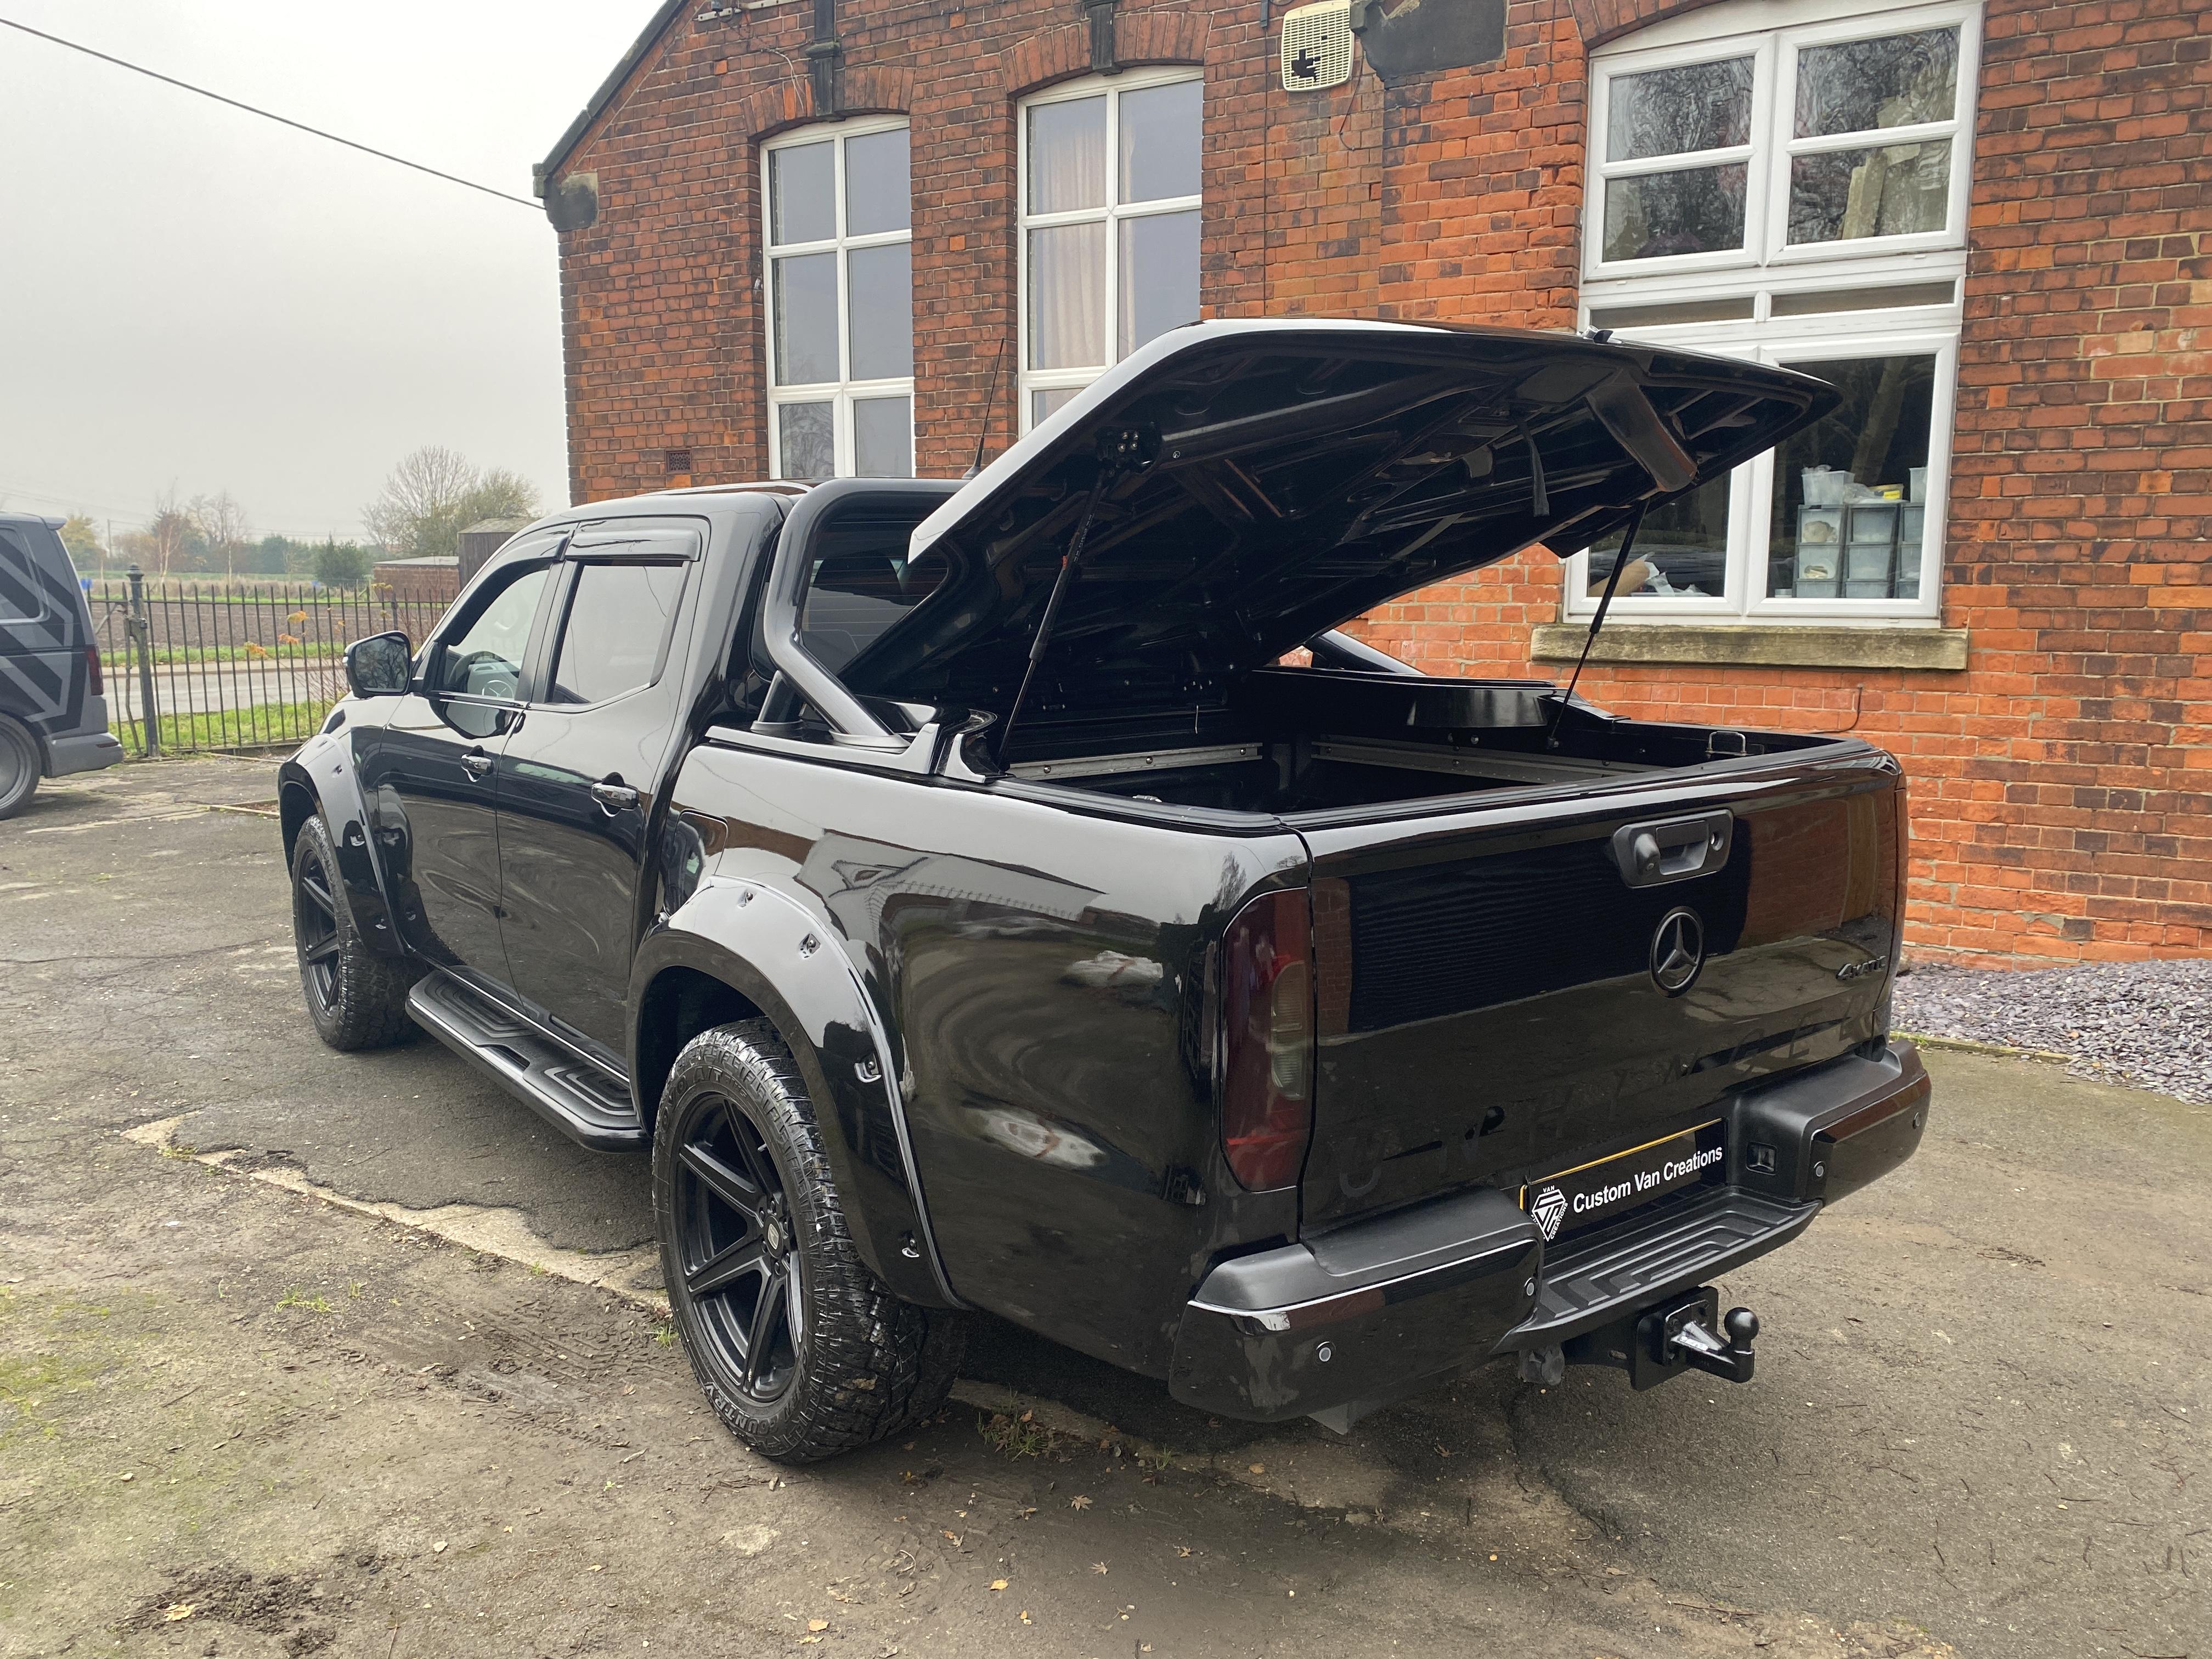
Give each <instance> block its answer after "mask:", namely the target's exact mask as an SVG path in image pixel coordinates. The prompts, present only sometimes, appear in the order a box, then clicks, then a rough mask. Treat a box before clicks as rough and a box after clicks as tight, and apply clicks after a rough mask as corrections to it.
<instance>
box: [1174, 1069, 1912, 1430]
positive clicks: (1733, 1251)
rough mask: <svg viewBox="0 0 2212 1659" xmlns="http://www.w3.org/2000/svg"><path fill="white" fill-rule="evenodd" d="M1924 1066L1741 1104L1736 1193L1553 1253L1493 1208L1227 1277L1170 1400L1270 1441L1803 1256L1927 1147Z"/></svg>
mask: <svg viewBox="0 0 2212 1659" xmlns="http://www.w3.org/2000/svg"><path fill="white" fill-rule="evenodd" d="M1928 1100H1929V1085H1928V1075H1927V1073H1926V1072H1925V1071H1924V1070H1923V1069H1922V1067H1921V1064H1920V1057H1919V1055H1918V1054H1917V1053H1915V1052H1914V1050H1913V1049H1912V1048H1911V1045H1910V1044H1905V1043H1893V1044H1892V1045H1891V1046H1890V1048H1889V1050H1888V1052H1887V1054H1884V1055H1883V1056H1882V1057H1881V1059H1879V1060H1868V1059H1863V1058H1861V1057H1859V1056H1857V1055H1853V1056H1850V1057H1847V1058H1845V1059H1843V1060H1835V1061H1832V1062H1830V1063H1829V1064H1827V1065H1826V1066H1817V1067H1815V1068H1814V1069H1813V1070H1811V1071H1809V1072H1806V1073H1801V1074H1799V1075H1798V1076H1796V1077H1793V1078H1791V1079H1788V1080H1786V1081H1784V1082H1783V1083H1780V1084H1778V1085H1772V1086H1771V1087H1768V1088H1766V1089H1763V1090H1759V1091H1752V1092H1747V1093H1746V1094H1744V1095H1741V1096H1740V1097H1737V1098H1736V1099H1735V1101H1734V1102H1732V1103H1730V1105H1729V1120H1730V1124H1729V1182H1728V1184H1727V1185H1725V1186H1722V1187H1718V1188H1712V1189H1711V1190H1710V1191H1709V1192H1707V1193H1705V1194H1701V1195H1700V1196H1699V1197H1698V1198H1697V1199H1696V1200H1694V1201H1692V1202H1689V1203H1686V1204H1684V1205H1681V1206H1674V1207H1670V1208H1668V1210H1667V1211H1665V1212H1663V1213H1662V1214H1660V1215H1658V1216H1656V1217H1654V1218H1648V1219H1631V1220H1629V1221H1626V1222H1624V1223H1623V1224H1622V1225H1621V1226H1620V1227H1617V1228H1613V1229H1609V1230H1607V1231H1606V1232H1605V1233H1603V1234H1601V1235H1599V1236H1598V1237H1596V1238H1595V1239H1594V1240H1577V1241H1575V1242H1573V1243H1571V1244H1568V1245H1565V1246H1563V1247H1557V1248H1555V1249H1553V1251H1552V1253H1551V1254H1550V1255H1549V1256H1548V1257H1547V1255H1546V1252H1545V1248H1544V1243H1543V1237H1542V1235H1541V1233H1540V1232H1538V1231H1537V1229H1536V1226H1535V1224H1534V1222H1532V1221H1531V1220H1529V1218H1528V1217H1527V1216H1526V1215H1524V1214H1523V1213H1522V1211H1521V1208H1520V1206H1518V1204H1516V1202H1515V1201H1514V1200H1512V1199H1510V1198H1508V1197H1507V1196H1506V1195H1505V1194H1504V1193H1502V1192H1498V1191H1495V1190H1492V1189H1489V1188H1482V1189H1479V1190H1476V1191H1473V1192H1466V1193H1460V1194H1454V1195H1452V1196H1450V1197H1449V1198H1444V1199H1440V1200H1436V1201H1434V1202H1431V1203H1429V1204H1425V1205H1421V1206H1417V1207H1415V1208H1413V1209H1411V1210H1405V1211H1401V1212H1396V1213H1395V1214H1392V1215H1388V1216H1383V1217H1380V1218H1376V1220H1373V1221H1366V1222H1359V1223H1355V1224H1353V1225H1351V1226H1348V1227H1344V1228H1340V1229H1339V1230H1337V1231H1334V1232H1329V1233H1324V1234H1322V1235H1320V1236H1319V1237H1316V1238H1314V1239H1311V1240H1309V1241H1305V1242H1302V1243H1297V1244H1290V1245H1285V1246H1283V1247H1281V1248H1279V1249H1273V1250H1265V1251H1262V1252H1261V1253H1259V1254H1258V1255H1249V1256H1240V1257H1237V1258H1236V1259H1235V1260H1233V1261H1225V1262H1224V1263H1222V1264H1221V1265H1220V1266H1219V1267H1216V1268H1215V1269H1214V1270H1213V1271H1212V1273H1209V1274H1207V1275H1206V1279H1205V1282H1204V1283H1202V1284H1201V1285H1200V1286H1199V1290H1198V1294H1197V1295H1196V1296H1194V1297H1192V1298H1191V1300H1190V1302H1189V1303H1188V1305H1187V1306H1186V1307H1185V1308H1184V1310H1183V1316H1182V1324H1181V1325H1180V1327H1179V1328H1178V1329H1177V1331H1176V1347H1175V1358H1174V1360H1173V1362H1172V1364H1171V1367H1170V1371H1169V1377H1168V1390H1169V1392H1170V1394H1172V1395H1174V1396H1175V1397H1176V1399H1178V1400H1180V1401H1183V1402H1184V1403H1185V1404H1188V1405H1192V1406H1196V1407H1200V1408H1202V1409H1204V1410H1206V1411H1212V1412H1217V1413H1221V1414H1222V1415H1224V1416H1230V1417H1240V1418H1248V1419H1257V1420H1259V1421H1262V1422H1272V1421H1275V1420H1278V1419H1285V1418H1291V1417H1297V1416H1301V1415H1304V1414H1305V1413H1311V1412H1318V1411H1326V1410H1328V1409H1330V1408H1332V1407H1339V1406H1343V1405H1346V1404H1349V1403H1352V1402H1355V1401H1373V1400H1379V1399H1389V1398H1394V1397H1395V1396H1397V1395H1403V1394H1407V1393H1409V1392H1411V1391H1412V1390H1413V1389H1416V1388H1419V1387H1420V1386H1421V1385H1422V1384H1423V1383H1425V1382H1426V1381H1427V1380H1429V1379H1431V1378H1435V1377H1438V1376H1443V1375H1444V1374H1445V1373H1448V1372H1450V1371H1453V1370H1458V1369H1461V1368H1462V1367H1464V1366H1467V1365H1470V1364H1480V1362H1482V1361H1483V1360H1485V1359H1487V1358H1492V1357H1494V1356H1497V1355H1500V1354H1507V1353H1512V1352H1520V1351H1526V1350H1531V1349H1538V1348H1547V1347H1550V1346H1553V1345H1557V1344H1563V1343H1565V1342H1566V1341H1567V1340H1570V1339H1571V1338H1573V1337H1576V1336H1579V1335H1582V1334H1585V1333H1588V1332H1590V1331H1593V1330H1596V1329H1598V1328H1601V1327H1603V1326H1606V1325H1609V1324H1611V1323H1613V1322H1614V1321H1616V1320H1619V1319H1620V1318H1622V1317H1624V1316H1628V1315H1631V1314H1632V1313H1634V1312H1635V1311H1637V1310H1639V1309H1641V1308H1643V1307H1644V1306H1645V1305H1647V1304H1650V1303H1652V1302H1655V1301H1657V1300H1659V1299H1660V1298H1662V1297H1668V1296H1670V1295H1674V1294H1676V1293H1679V1292H1680V1291H1685V1290H1687V1289H1690V1288H1692V1287H1693V1286H1696V1285H1700V1284H1703V1283H1705V1281H1707V1280H1709V1279H1713V1278H1716V1277H1717V1276H1719V1275H1720V1274H1722V1273H1727V1272H1729V1271H1730V1270H1731V1269H1733V1268H1735V1267H1741V1266H1742V1265H1743V1264H1744V1263H1745V1262H1747V1261H1752V1260H1753V1259H1754V1258H1756V1257H1758V1256H1761V1255H1765V1254H1766V1253H1767V1252H1768V1251H1770V1250H1772V1249H1778V1248H1780V1247H1781V1246H1782V1245H1784V1244H1786V1243H1789V1242H1790V1240H1792V1239H1794V1238H1796V1237H1797V1235H1798V1234H1800V1233H1802V1232H1803V1231H1805V1229H1806V1227H1807V1226H1808V1225H1811V1222H1812V1220H1813V1218H1814V1216H1815V1215H1817V1214H1819V1213H1820V1209H1821V1206H1822V1205H1823V1204H1825V1203H1830V1202H1832V1201H1834V1200H1836V1199H1837V1198H1838V1197H1841V1196H1843V1195H1844V1194H1846V1193H1850V1192H1854V1191H1856V1190H1857V1188H1860V1187H1863V1186H1864V1185H1865V1184H1866V1183H1867V1182H1869V1181H1872V1180H1875V1179H1876V1178H1877V1177H1878V1176H1882V1175H1885V1174H1887V1173H1888V1171H1889V1170H1893V1169H1894V1168H1896V1167H1897V1165H1898V1164H1901V1163H1903V1162H1904V1161H1905V1159H1906V1158H1909V1157H1911V1154H1912V1152H1913V1150H1914V1148H1916V1147H1917V1146H1918V1145H1919V1141H1920V1135H1921V1133H1922V1131H1923V1127H1925V1124H1926V1121H1927V1115H1928Z"/></svg>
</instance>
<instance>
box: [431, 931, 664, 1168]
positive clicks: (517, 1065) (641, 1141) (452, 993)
mask: <svg viewBox="0 0 2212 1659" xmlns="http://www.w3.org/2000/svg"><path fill="white" fill-rule="evenodd" d="M407 1012H408V1013H409V1014H410V1015H411V1016H412V1017H413V1018H414V1020H415V1023H416V1024H417V1025H420V1026H421V1027H422V1029H423V1030H426V1031H428V1032H429V1034H430V1035H431V1036H434V1037H435V1038H437V1039H438V1041H439V1042H442V1043H444V1044H445V1045H446V1046H447V1048H451V1049H452V1050H453V1052H454V1053H455V1054H459V1055H460V1057H461V1058H462V1059H464V1060H471V1061H473V1062H474V1063H475V1065H476V1066H477V1067H478V1069H480V1070H482V1071H483V1072H485V1073H489V1075H490V1077H491V1078H492V1079H493V1080H494V1081H495V1082H498V1083H500V1084H502V1085H505V1086H506V1087H507V1089H508V1090H510V1091H512V1092H513V1093H514V1094H517V1095H520V1097H522V1099H523V1101H524V1102H525V1103H526V1104H528V1105H529V1106H530V1108H531V1109H532V1110H534V1111H535V1112H536V1113H537V1114H538V1116H540V1117H542V1118H544V1120H545V1121H547V1122H548V1123H550V1124H551V1125H552V1126H553V1127H555V1128H556V1129H558V1130H560V1131H561V1133H562V1134H564V1135H567V1136H568V1138H569V1139H572V1140H574V1141H577V1142H579V1143H580V1144H581V1145H583V1146H588V1147H590V1148H591V1149H592V1151H593V1152H629V1151H632V1150H635V1149H636V1148H639V1147H641V1146H644V1145H645V1144H646V1140H645V1131H644V1128H643V1127H641V1125H640V1124H639V1122H638V1117H637V1109H636V1107H635V1106H634V1105H633V1104H632V1103H631V1102H630V1097H629V1087H628V1085H625V1084H624V1083H623V1080H622V1079H620V1078H617V1077H616V1076H613V1075H612V1074H611V1073H609V1072H607V1071H606V1070H605V1068H604V1067H603V1066H596V1065H593V1064H592V1062H591V1061H589V1060H584V1059H582V1058H580V1056H578V1055H576V1054H572V1053H570V1052H569V1051H568V1049H567V1048H563V1047H562V1046H561V1045H560V1044H559V1043H557V1042H554V1041H553V1040H552V1039H551V1038H550V1037H548V1036H545V1035H544V1033H543V1032H541V1031H539V1030H537V1029H536V1028H534V1027H532V1026H531V1025H529V1024H526V1023H525V1022H524V1021H522V1020H520V1019H519V1018H516V1017H515V1016H514V1015H513V1014H511V1013H509V1012H507V1010H506V1009H504V1008H502V1007H501V1006H498V1005H497V1004H496V1003H495V1002H493V1001H491V1000H489V998H486V997H483V996H480V995H479V994H477V993H476V992H475V991H473V990H471V988H470V987H468V986H466V985H465V984H463V983H462V982H461V981H459V980H458V979H455V978H454V977H453V975H451V974H447V973H445V972H442V971H441V972H437V973H433V974H430V975H428V976H427V977H425V978H423V979H422V980H420V981H417V982H416V987H415V988H414V990H413V991H411V992H410V993H409V994H408V997H407Z"/></svg>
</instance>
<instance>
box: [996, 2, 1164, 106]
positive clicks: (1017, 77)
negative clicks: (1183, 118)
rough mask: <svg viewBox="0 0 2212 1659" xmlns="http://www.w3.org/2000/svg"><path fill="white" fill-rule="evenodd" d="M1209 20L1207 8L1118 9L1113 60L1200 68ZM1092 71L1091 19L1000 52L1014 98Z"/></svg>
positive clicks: (1006, 89) (1003, 77)
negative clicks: (1196, 10) (1186, 9)
mask: <svg viewBox="0 0 2212 1659" xmlns="http://www.w3.org/2000/svg"><path fill="white" fill-rule="evenodd" d="M1207 26H1208V18H1207V16H1206V14H1205V13H1203V12H1192V11H1183V10H1178V9H1170V8H1166V7H1154V8H1151V9H1146V10H1141V11H1117V12H1116V13H1115V20H1114V66H1115V68H1116V69H1139V68H1143V67H1146V66H1148V65H1151V64H1190V65H1191V66H1192V67H1193V68H1195V67H1197V66H1198V65H1199V64H1203V63H1204V62H1205V61H1206V33H1207ZM1092 72H1093V71H1092V68H1091V26H1090V25H1089V24H1088V23H1060V24H1056V25H1054V27H1051V28H1047V29H1039V30H1037V31H1036V33H1034V34H1029V35H1024V37H1023V38H1022V39H1021V40H1017V41H1015V42H1014V44H1013V45H1012V46H1008V47H1007V48H1006V50H1005V51H1003V52H1000V54H999V64H998V81H999V85H1000V89H1001V92H1002V94H1003V95H1004V96H1005V97H1006V99H1007V100H1009V101H1012V100H1014V99H1017V98H1026V97H1027V96H1029V94H1031V93H1033V92H1042V90H1043V89H1044V88H1047V87H1049V86H1052V85H1054V84H1055V83H1057V82H1061V81H1072V80H1074V79H1075V78H1077V77H1078V76H1085V75H1089V74H1091V73H1092Z"/></svg>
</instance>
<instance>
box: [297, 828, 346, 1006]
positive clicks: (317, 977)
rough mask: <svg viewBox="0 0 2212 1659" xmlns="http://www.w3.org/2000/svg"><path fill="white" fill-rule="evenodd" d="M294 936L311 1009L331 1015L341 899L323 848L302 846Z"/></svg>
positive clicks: (339, 945)
mask: <svg viewBox="0 0 2212 1659" xmlns="http://www.w3.org/2000/svg"><path fill="white" fill-rule="evenodd" d="M292 938H293V941H294V943H295V945H297V946H298V948H299V952H300V983H301V986H302V987H305V989H306V991H307V998H308V1001H309V1003H310V1004H311V1012H314V1013H317V1014H319V1015H322V1016H324V1017H325V1018H328V1017H329V1016H331V1014H332V1013H334V1012H335V1011H336V1010H337V1000H338V951H339V950H340V949H341V948H343V945H344V943H345V941H344V940H343V939H342V938H341V937H340V935H339V933H338V902H337V895H336V893H335V892H334V891H333V883H332V882H331V872H330V870H329V868H328V867H327V866H325V864H324V863H323V857H322V849H321V848H319V847H317V846H314V845H313V844H309V845H306V846H303V847H301V849H300V856H299V859H298V860H297V863H296V864H295V867H294V870H293V873H292Z"/></svg>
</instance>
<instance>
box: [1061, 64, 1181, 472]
mask: <svg viewBox="0 0 2212 1659" xmlns="http://www.w3.org/2000/svg"><path fill="white" fill-rule="evenodd" d="M1203 94H1204V89H1203V86H1202V83H1201V82H1200V78H1199V77H1198V76H1197V75H1195V74H1194V73H1193V72H1191V71H1189V70H1150V71H1136V70H1132V71H1129V72H1127V73H1125V74H1122V75H1118V76H1114V77H1113V78H1112V79H1111V80H1107V79H1097V78H1094V79H1091V80H1086V81H1078V82H1069V83H1068V84H1066V85H1064V86H1059V87H1054V88H1053V89H1052V90H1051V91H1049V92H1047V93H1042V94H1038V95H1037V96H1036V97H1034V98H1031V99H1029V100H1026V101H1025V102H1024V104H1023V105H1022V108H1021V163H1020V164H1021V236H1020V243H1019V246H1020V255H1019V257H1020V261H1021V387H1022V426H1023V429H1024V430H1027V429H1028V428H1030V427H1032V426H1034V425H1036V423H1037V422H1039V421H1041V420H1042V419H1043V418H1044V417H1045V416H1048V415H1049V414H1051V413H1052V411H1053V410H1055V409H1057V408H1059V407H1060V404H1064V403H1066V401H1067V400H1068V399H1069V398H1072V397H1073V396H1074V395H1075V393H1076V392H1079V391H1080V390H1081V389H1082V388H1083V387H1084V386H1088V385H1089V384H1090V383H1091V381H1092V380H1096V379H1097V376H1098V374H1100V372H1101V371H1103V369H1104V368H1107V366H1108V365H1109V364H1112V363H1116V362H1120V361H1121V359H1122V358H1124V357H1126V356H1128V355H1129V353H1131V352H1132V351H1134V350H1135V349H1137V348H1138V347H1139V346H1141V345H1143V344H1144V343H1146V341H1148V340H1151V339H1152V338H1154V337H1156V336H1158V335H1160V334H1164V333H1165V332H1166V331H1168V330H1169V329H1171V328H1177V327H1180V326H1181V325H1183V324H1185V323H1192V322H1196V321H1197V320H1198V239H1199V168H1200V155H1201V150H1200V103H1201V100H1202V98H1203Z"/></svg>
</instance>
